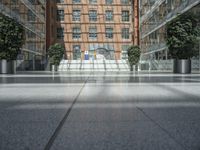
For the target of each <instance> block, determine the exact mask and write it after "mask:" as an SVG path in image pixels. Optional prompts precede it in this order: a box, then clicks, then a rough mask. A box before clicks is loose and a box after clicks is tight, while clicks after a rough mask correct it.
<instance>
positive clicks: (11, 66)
mask: <svg viewBox="0 0 200 150" xmlns="http://www.w3.org/2000/svg"><path fill="white" fill-rule="evenodd" d="M16 68H17V62H16V60H10V61H7V73H8V74H16Z"/></svg>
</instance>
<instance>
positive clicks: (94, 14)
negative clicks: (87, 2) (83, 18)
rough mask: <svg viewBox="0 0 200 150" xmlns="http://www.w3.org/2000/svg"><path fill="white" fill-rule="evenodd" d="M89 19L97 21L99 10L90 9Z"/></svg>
mask: <svg viewBox="0 0 200 150" xmlns="http://www.w3.org/2000/svg"><path fill="white" fill-rule="evenodd" d="M89 21H97V11H96V10H90V11H89Z"/></svg>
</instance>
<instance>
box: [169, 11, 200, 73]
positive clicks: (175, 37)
mask: <svg viewBox="0 0 200 150" xmlns="http://www.w3.org/2000/svg"><path fill="white" fill-rule="evenodd" d="M198 33H199V28H198V19H197V17H196V16H195V15H194V14H192V13H187V14H183V15H179V16H178V17H177V18H176V19H174V20H172V21H171V22H169V23H168V24H167V39H166V40H167V46H168V49H169V54H170V55H171V57H172V58H173V59H174V64H173V68H174V69H173V71H174V73H191V58H192V57H194V56H197V54H198V49H197V47H196V46H195V45H196V44H197V42H198V40H197V37H198Z"/></svg>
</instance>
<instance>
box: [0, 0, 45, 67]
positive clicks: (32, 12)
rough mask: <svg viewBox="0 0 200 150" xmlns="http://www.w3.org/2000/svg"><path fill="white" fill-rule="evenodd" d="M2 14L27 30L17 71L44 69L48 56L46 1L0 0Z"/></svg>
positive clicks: (18, 59)
mask: <svg viewBox="0 0 200 150" xmlns="http://www.w3.org/2000/svg"><path fill="white" fill-rule="evenodd" d="M0 12H1V13H2V14H4V15H6V16H8V17H11V18H14V19H15V20H17V21H18V22H20V23H21V24H22V25H23V27H24V29H25V36H26V40H25V44H24V45H23V48H22V49H21V52H20V54H19V55H18V58H17V69H18V70H40V69H43V68H44V63H45V61H44V60H45V55H46V19H45V18H46V17H45V16H46V1H45V0H0Z"/></svg>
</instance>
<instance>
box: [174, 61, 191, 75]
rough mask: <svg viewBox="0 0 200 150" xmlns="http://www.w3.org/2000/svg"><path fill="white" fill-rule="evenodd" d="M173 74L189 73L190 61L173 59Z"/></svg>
mask: <svg viewBox="0 0 200 150" xmlns="http://www.w3.org/2000/svg"><path fill="white" fill-rule="evenodd" d="M173 72H174V73H181V74H189V73H191V60H190V59H175V60H174V64H173Z"/></svg>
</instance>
